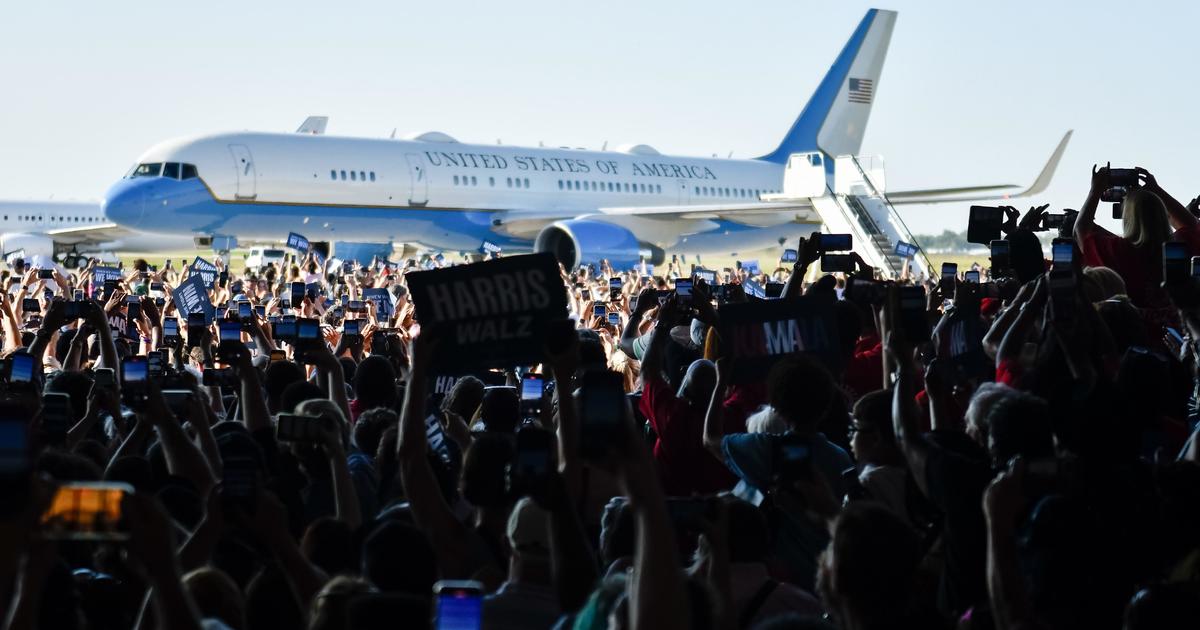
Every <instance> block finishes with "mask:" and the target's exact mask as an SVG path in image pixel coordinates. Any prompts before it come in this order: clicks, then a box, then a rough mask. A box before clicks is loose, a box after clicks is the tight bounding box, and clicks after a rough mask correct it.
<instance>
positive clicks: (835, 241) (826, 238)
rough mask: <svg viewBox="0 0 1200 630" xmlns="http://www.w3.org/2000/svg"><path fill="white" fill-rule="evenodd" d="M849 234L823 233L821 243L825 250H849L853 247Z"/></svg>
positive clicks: (822, 248) (822, 249)
mask: <svg viewBox="0 0 1200 630" xmlns="http://www.w3.org/2000/svg"><path fill="white" fill-rule="evenodd" d="M851 241H852V239H851V237H850V235H849V234H821V235H820V245H821V251H823V252H848V251H850V250H851V249H853V248H852V247H851Z"/></svg>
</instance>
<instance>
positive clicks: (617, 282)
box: [608, 278, 621, 293]
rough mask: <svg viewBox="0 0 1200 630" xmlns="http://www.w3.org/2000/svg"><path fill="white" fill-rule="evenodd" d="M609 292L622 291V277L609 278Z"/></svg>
mask: <svg viewBox="0 0 1200 630" xmlns="http://www.w3.org/2000/svg"><path fill="white" fill-rule="evenodd" d="M608 292H609V293H620V292H621V279H620V278H609V279H608Z"/></svg>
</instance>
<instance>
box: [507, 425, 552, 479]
mask: <svg viewBox="0 0 1200 630" xmlns="http://www.w3.org/2000/svg"><path fill="white" fill-rule="evenodd" d="M552 444H553V435H552V434H551V433H550V432H549V431H546V430H544V429H538V428H536V427H525V428H523V429H521V430H520V431H518V432H517V471H516V472H517V475H518V476H519V477H522V478H526V479H528V478H539V477H545V476H546V475H548V474H550V470H551V467H552V466H553V465H554V461H553V458H552V457H551V450H552V449H551V445H552Z"/></svg>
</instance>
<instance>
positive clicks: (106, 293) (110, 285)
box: [100, 279, 117, 302]
mask: <svg viewBox="0 0 1200 630" xmlns="http://www.w3.org/2000/svg"><path fill="white" fill-rule="evenodd" d="M116 291H117V281H116V280H112V279H109V280H105V281H104V290H103V293H101V297H100V300H101V301H103V302H107V301H108V299H109V298H111V297H112V295H113V293H116Z"/></svg>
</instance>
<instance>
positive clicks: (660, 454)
mask: <svg viewBox="0 0 1200 630" xmlns="http://www.w3.org/2000/svg"><path fill="white" fill-rule="evenodd" d="M682 313H683V311H682V309H681V307H680V304H679V303H678V302H677V300H676V298H674V297H672V298H671V299H670V300H668V301H667V303H666V304H664V305H663V307H662V308H660V309H659V313H658V323H657V324H656V326H655V329H654V332H653V336H652V337H651V340H650V345H649V346H648V347H647V348H646V354H645V356H644V357H642V402H641V407H640V408H641V411H642V414H643V415H645V416H646V419H647V420H648V421H649V422H650V426H652V427H654V432H655V433H656V434H657V435H658V439H657V440H656V441H655V442H654V461H655V463H656V464H658V470H659V475H660V478H661V479H662V482H663V489H664V490H666V492H667V494H668V495H672V496H691V495H692V494H711V493H715V492H719V491H722V490H728V489H729V488H732V487H733V485H734V484H735V483H736V482H737V478H736V477H734V476H733V473H731V472H729V469H728V468H726V467H725V465H724V464H723V463H722V462H719V461H717V459H716V458H715V457H713V456H712V455H711V454H710V453H709V452H708V451H707V450H706V449H705V448H704V415H705V413H706V412H707V411H708V402H709V400H710V399H711V398H712V392H713V388H714V387H716V381H717V373H716V366H715V365H714V364H713V362H712V361H708V360H705V359H699V360H696V361H694V362H692V364H691V365H690V366H688V370H687V373H686V374H685V375H684V377H683V382H682V383H680V386H679V390H678V391H672V390H671V386H670V385H669V384H668V383H667V380H666V377H664V376H663V359H664V357H665V355H666V350H667V344H668V343H673V342H672V341H671V335H670V330H671V327H672V326H674V325H675V323H676V322H678V321H679V320H680V318H681V316H682ZM735 398H737V396H736V394H733V395H731V396H730V399H731V401H732V400H733V399H735ZM726 405H727V406H728V405H730V401H727V402H726ZM727 417H728V418H729V421H728V422H727V423H726V427H725V428H726V433H740V432H744V431H745V430H746V427H745V416H744V415H741V414H734V413H731V414H729V415H728V416H727ZM738 422H740V423H741V424H740V426H736V425H737V424H738Z"/></svg>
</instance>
